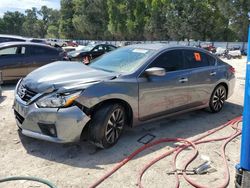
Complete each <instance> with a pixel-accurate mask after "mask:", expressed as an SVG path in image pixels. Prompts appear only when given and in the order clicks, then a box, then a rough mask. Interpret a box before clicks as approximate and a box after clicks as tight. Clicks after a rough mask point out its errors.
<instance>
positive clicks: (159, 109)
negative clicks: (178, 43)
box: [138, 49, 190, 120]
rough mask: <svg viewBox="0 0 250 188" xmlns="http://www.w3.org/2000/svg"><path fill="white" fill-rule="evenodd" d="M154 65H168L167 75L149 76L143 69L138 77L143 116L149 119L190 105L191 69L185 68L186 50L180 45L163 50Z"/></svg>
mask: <svg viewBox="0 0 250 188" xmlns="http://www.w3.org/2000/svg"><path fill="white" fill-rule="evenodd" d="M151 67H161V68H164V69H165V70H166V75H165V76H150V77H147V76H145V75H144V73H142V74H141V76H140V77H139V78H138V83H139V118H140V119H141V120H147V119H150V118H152V117H156V116H160V115H164V114H168V113H174V112H177V111H180V110H183V109H186V108H188V106H189V103H190V96H189V95H190V92H189V89H188V79H189V78H188V75H189V73H188V71H187V70H185V66H184V62H183V56H182V51H181V50H180V49H177V50H171V51H167V52H164V53H162V54H161V55H160V56H158V57H157V58H156V59H155V60H154V61H153V62H152V63H151V64H150V65H149V67H148V68H151Z"/></svg>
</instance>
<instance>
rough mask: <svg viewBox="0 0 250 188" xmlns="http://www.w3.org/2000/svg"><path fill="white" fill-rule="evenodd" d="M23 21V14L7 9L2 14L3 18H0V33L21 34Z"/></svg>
mask: <svg viewBox="0 0 250 188" xmlns="http://www.w3.org/2000/svg"><path fill="white" fill-rule="evenodd" d="M23 22H24V14H22V13H20V12H17V11H15V12H9V11H7V12H6V13H5V14H4V16H3V19H1V21H0V28H1V29H0V30H1V33H6V34H16V35H22V34H23V28H22V25H23Z"/></svg>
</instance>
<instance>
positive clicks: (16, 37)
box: [0, 34, 27, 40]
mask: <svg viewBox="0 0 250 188" xmlns="http://www.w3.org/2000/svg"><path fill="white" fill-rule="evenodd" d="M1 37H2V38H13V39H22V40H27V38H25V37H22V36H19V35H6V34H0V38H1Z"/></svg>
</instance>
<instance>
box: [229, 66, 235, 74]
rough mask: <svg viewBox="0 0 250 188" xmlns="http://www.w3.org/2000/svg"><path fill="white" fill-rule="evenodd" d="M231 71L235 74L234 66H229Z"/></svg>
mask: <svg viewBox="0 0 250 188" xmlns="http://www.w3.org/2000/svg"><path fill="white" fill-rule="evenodd" d="M229 72H231V73H232V74H235V68H234V67H232V66H230V67H229Z"/></svg>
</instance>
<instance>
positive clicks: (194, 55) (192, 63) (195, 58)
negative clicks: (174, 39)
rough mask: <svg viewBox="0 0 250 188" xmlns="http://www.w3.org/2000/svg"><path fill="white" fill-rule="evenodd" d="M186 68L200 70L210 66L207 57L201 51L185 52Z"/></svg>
mask: <svg viewBox="0 0 250 188" xmlns="http://www.w3.org/2000/svg"><path fill="white" fill-rule="evenodd" d="M183 55H184V60H185V66H186V68H188V69H190V68H198V67H205V66H209V62H208V59H207V55H206V54H205V53H203V52H200V51H195V50H183Z"/></svg>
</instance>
